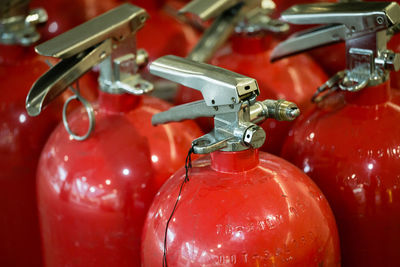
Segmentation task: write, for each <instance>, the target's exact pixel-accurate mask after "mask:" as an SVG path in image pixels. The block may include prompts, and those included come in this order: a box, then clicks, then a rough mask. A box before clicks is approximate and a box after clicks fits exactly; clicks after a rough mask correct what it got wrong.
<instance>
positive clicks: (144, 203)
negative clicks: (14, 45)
mask: <svg viewBox="0 0 400 267" xmlns="http://www.w3.org/2000/svg"><path fill="white" fill-rule="evenodd" d="M147 17H148V14H147V13H146V12H145V11H144V10H143V9H141V8H138V7H136V6H133V5H130V4H124V5H121V6H120V7H118V8H115V9H113V10H111V11H109V12H107V13H105V14H103V15H101V16H99V17H97V18H94V19H92V20H90V21H88V22H86V23H84V24H82V25H80V26H78V27H76V28H74V29H72V30H70V31H68V32H66V33H64V34H62V35H60V36H58V37H56V38H54V39H52V40H49V41H47V42H45V43H43V44H41V45H39V46H37V47H36V51H37V52H38V53H40V54H42V55H46V56H52V57H57V58H60V59H61V61H60V62H59V63H58V64H57V65H55V66H54V67H53V68H52V69H50V70H49V71H48V72H47V73H45V74H44V75H43V76H42V77H41V78H40V79H38V80H37V81H36V83H35V84H34V86H33V87H32V89H31V91H30V92H29V95H28V97H27V101H26V108H27V111H28V113H29V114H30V115H33V116H35V115H38V114H39V113H40V112H41V110H42V109H43V108H44V107H45V106H46V105H48V104H49V103H50V102H51V101H52V100H53V99H54V98H55V97H56V96H57V95H58V94H60V93H61V92H62V91H64V90H65V89H66V88H67V87H68V86H69V85H70V84H72V83H73V82H74V81H75V80H77V79H78V78H79V77H80V76H81V75H82V74H84V73H85V72H86V71H88V70H90V69H91V68H92V67H93V66H94V65H96V64H98V63H100V78H99V87H100V93H99V101H98V103H97V104H95V105H94V107H93V106H92V105H91V104H90V103H89V102H88V101H86V100H85V99H84V98H83V97H82V96H81V95H80V93H79V92H78V91H77V90H75V93H76V95H74V96H72V97H71V98H69V99H68V100H67V102H66V104H65V106H64V109H63V122H64V123H63V125H62V124H60V125H59V126H58V128H56V130H55V131H54V132H53V133H52V135H51V136H50V138H49V140H48V141H47V143H46V146H45V148H44V150H43V152H42V155H41V159H40V162H39V166H38V172H37V179H38V184H37V192H38V206H39V216H40V217H39V218H40V226H41V234H42V240H43V249H44V261H45V264H46V266H67V265H70V266H85V267H87V266H112V265H116V266H140V259H139V254H140V251H139V247H140V236H141V230H142V226H143V222H144V219H145V214H146V212H147V209H148V207H149V205H150V203H151V200H152V198H153V196H154V194H155V192H156V190H157V189H158V187H160V186H161V184H162V183H163V181H164V180H165V179H166V178H168V177H169V176H170V175H171V173H173V172H174V171H175V170H176V169H177V168H179V167H180V166H181V165H183V164H184V154H185V152H184V151H186V150H187V147H190V142H191V140H192V139H193V138H195V137H197V136H199V135H201V133H200V131H199V130H198V129H197V128H196V126H195V125H194V124H193V123H190V124H189V123H185V124H175V125H171V127H153V126H152V125H151V124H150V119H151V116H152V115H153V114H155V113H158V112H160V111H163V110H166V109H168V108H169V107H170V105H168V104H167V103H165V102H163V101H161V100H158V99H155V98H153V97H149V96H142V94H144V93H147V92H149V91H151V90H152V89H153V86H152V84H151V83H149V82H147V81H146V80H144V79H143V78H141V76H140V75H139V74H138V69H139V67H140V66H142V65H144V64H145V63H146V58H147V56H146V53H145V52H144V51H140V50H139V51H137V52H136V43H135V34H136V31H137V30H139V29H140V28H142V27H143V26H144V23H145V21H146V19H147ZM74 99H75V100H79V101H81V102H82V104H83V105H84V108H81V109H79V110H76V111H75V112H73V113H72V114H70V115H69V116H68V119H67V112H66V110H67V106H68V104H69V103H70V101H73V100H74ZM87 124H89V126H87ZM64 128H65V129H64ZM66 130H67V131H66ZM85 132H86V133H85Z"/></svg>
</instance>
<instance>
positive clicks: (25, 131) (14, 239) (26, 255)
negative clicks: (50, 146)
mask: <svg viewBox="0 0 400 267" xmlns="http://www.w3.org/2000/svg"><path fill="white" fill-rule="evenodd" d="M3 48H4V49H3ZM13 48H14V49H13ZM7 54H8V55H9V57H7ZM0 58H1V59H2V64H0V80H1V94H0V169H1V171H0V214H1V220H0V237H1V238H0V266H41V249H40V235H39V227H38V218H37V208H36V193H35V173H36V165H37V162H38V159H39V155H40V151H41V150H42V148H43V146H44V144H45V142H46V139H47V137H48V136H49V135H50V133H51V131H52V129H53V127H54V126H55V125H56V123H57V121H58V118H57V116H55V114H53V113H52V112H51V111H50V110H46V111H45V112H43V116H41V117H35V118H33V117H29V116H28V114H27V112H26V110H25V97H26V95H27V93H28V91H29V89H30V87H31V85H32V83H33V82H34V81H35V80H36V79H37V78H38V77H39V76H40V75H41V74H42V73H43V72H44V71H46V70H47V69H48V67H47V65H46V64H45V63H44V62H43V58H41V57H38V56H36V55H34V52H33V51H32V48H21V47H16V46H0Z"/></svg>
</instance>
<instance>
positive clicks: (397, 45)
mask: <svg viewBox="0 0 400 267" xmlns="http://www.w3.org/2000/svg"><path fill="white" fill-rule="evenodd" d="M388 48H389V49H391V50H392V51H394V52H396V53H399V52H400V34H396V35H395V36H393V37H392V39H391V40H390V42H389V43H388ZM390 84H391V85H392V87H393V88H396V89H399V88H400V73H399V72H398V71H397V72H396V71H393V72H392V73H391V74H390Z"/></svg>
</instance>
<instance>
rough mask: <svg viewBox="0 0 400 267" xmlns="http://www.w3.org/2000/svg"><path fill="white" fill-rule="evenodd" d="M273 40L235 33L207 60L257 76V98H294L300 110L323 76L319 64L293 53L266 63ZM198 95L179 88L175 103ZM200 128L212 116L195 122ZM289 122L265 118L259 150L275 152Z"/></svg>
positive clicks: (208, 125) (205, 127)
mask: <svg viewBox="0 0 400 267" xmlns="http://www.w3.org/2000/svg"><path fill="white" fill-rule="evenodd" d="M276 44H277V41H276V40H275V39H272V38H271V36H268V37H263V38H260V37H243V36H235V37H234V38H233V39H232V40H231V41H230V42H228V43H227V44H226V45H225V46H224V47H222V48H221V49H220V50H219V51H218V52H217V53H216V55H215V57H214V58H213V59H212V60H211V61H210V62H211V64H214V65H217V66H220V67H223V68H226V69H229V70H232V71H235V72H238V73H240V74H243V75H247V76H249V77H252V78H254V79H256V80H257V82H258V85H259V87H260V96H259V97H258V98H257V100H264V99H286V100H289V101H293V102H295V103H296V104H297V105H298V106H299V107H300V109H301V111H302V112H304V111H305V110H306V109H307V108H308V107H309V106H310V104H311V102H310V99H311V96H312V95H313V94H314V92H315V91H316V89H317V88H318V87H319V86H320V85H321V84H322V83H324V82H325V81H326V80H327V76H326V75H325V74H324V72H323V71H322V70H321V68H320V67H319V66H318V65H317V64H316V63H315V62H314V61H313V60H312V59H311V58H310V57H308V56H307V55H297V56H294V57H291V58H287V59H283V60H280V61H278V62H275V63H270V61H269V58H270V54H271V52H272V48H273V47H274V46H275V45H276ZM198 99H202V97H201V93H200V92H198V91H196V90H193V89H188V88H181V89H180V90H179V92H178V94H177V97H176V99H175V100H176V101H175V103H176V104H181V103H187V102H191V101H194V100H198ZM199 124H200V125H201V126H202V129H203V130H204V131H208V130H210V129H212V120H211V119H209V120H206V121H205V120H204V119H203V120H202V121H200V122H199ZM292 124H293V123H292V122H277V121H275V120H267V121H266V122H264V123H263V124H262V127H263V128H264V130H265V131H266V133H267V140H266V142H265V144H264V146H263V147H262V150H264V151H268V152H270V153H273V154H278V153H279V152H280V150H281V147H282V144H283V142H284V140H285V138H286V136H287V133H288V131H289V129H290V127H291V126H292Z"/></svg>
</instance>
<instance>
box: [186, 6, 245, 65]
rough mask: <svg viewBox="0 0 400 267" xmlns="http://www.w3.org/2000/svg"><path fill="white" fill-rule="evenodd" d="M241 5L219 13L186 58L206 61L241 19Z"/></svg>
mask: <svg viewBox="0 0 400 267" xmlns="http://www.w3.org/2000/svg"><path fill="white" fill-rule="evenodd" d="M241 10H242V5H237V6H235V7H233V8H231V9H229V10H227V11H225V12H223V13H222V14H221V15H219V16H218V17H217V18H216V19H215V20H214V22H213V23H212V25H211V26H210V27H209V28H208V29H207V30H206V31H205V32H204V33H203V35H202V36H201V38H200V40H199V41H198V43H197V44H196V46H195V47H194V48H193V50H192V51H191V52H190V53H189V55H188V56H187V58H189V59H192V60H194V61H198V62H207V61H208V60H210V59H211V58H212V56H213V55H214V53H215V52H216V51H217V50H218V49H219V48H220V47H221V45H223V44H224V43H225V41H226V40H227V39H228V38H229V37H230V36H231V34H232V33H233V31H234V29H235V27H236V24H237V23H238V21H239V20H240V19H241V17H242V15H241V13H242V12H241Z"/></svg>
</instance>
